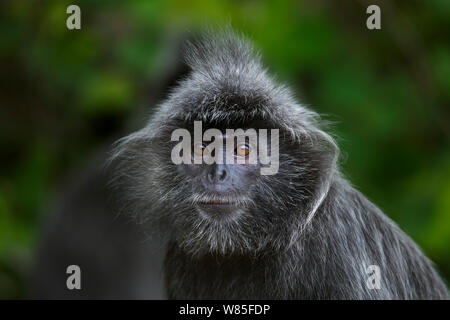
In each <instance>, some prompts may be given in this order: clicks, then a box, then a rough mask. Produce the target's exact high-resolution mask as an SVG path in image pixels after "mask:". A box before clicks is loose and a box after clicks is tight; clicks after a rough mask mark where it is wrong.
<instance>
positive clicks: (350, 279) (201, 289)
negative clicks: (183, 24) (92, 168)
mask: <svg viewBox="0 0 450 320" xmlns="http://www.w3.org/2000/svg"><path fill="white" fill-rule="evenodd" d="M186 48H187V49H186V62H187V64H188V66H189V68H190V71H189V73H188V75H186V76H185V77H184V78H183V79H182V80H180V81H179V82H178V84H177V85H176V86H175V87H174V88H173V90H172V91H171V93H170V95H169V96H168V98H167V99H166V100H165V101H163V102H162V103H161V104H160V105H159V106H158V107H157V108H156V111H155V113H153V114H152V115H151V117H150V119H149V120H148V122H147V125H146V126H145V127H143V128H142V129H140V130H138V131H136V132H134V133H132V134H130V135H128V136H126V137H124V138H122V139H121V140H119V141H118V143H117V145H116V147H115V149H114V151H113V153H112V156H111V159H110V165H111V166H113V167H114V169H113V170H112V171H113V172H114V173H113V175H114V177H113V178H112V180H111V184H112V185H113V187H114V190H116V191H117V190H119V193H120V194H119V196H118V198H119V199H120V200H119V201H120V202H121V203H122V212H125V213H127V214H130V215H131V216H132V217H133V219H135V221H137V222H138V223H139V224H140V225H144V226H145V225H147V226H150V228H151V229H154V230H158V231H157V232H160V233H161V234H164V235H165V237H166V238H167V241H168V245H167V249H166V254H165V259H164V269H163V272H164V283H165V290H166V293H167V297H168V298H170V299H333V300H334V299H337V300H341V299H352V300H353V299H448V298H449V296H448V291H447V288H446V285H445V284H444V281H443V280H442V279H441V278H440V276H439V274H438V272H437V271H436V269H435V267H434V266H433V263H432V262H431V261H430V260H429V259H428V258H427V257H426V256H425V255H424V253H422V251H421V249H419V247H418V246H417V245H416V244H415V243H414V242H413V240H411V239H410V238H409V237H408V236H407V235H406V234H405V233H404V232H403V231H401V230H400V228H399V227H398V226H397V225H396V224H395V223H394V222H393V221H392V220H391V219H389V218H388V217H387V216H386V215H385V214H384V213H383V212H382V211H381V210H380V209H379V208H378V207H377V206H375V205H374V204H373V203H371V202H370V201H369V200H368V199H367V198H366V197H365V196H364V195H363V194H361V193H360V192H359V191H357V190H356V189H355V188H354V187H353V186H352V185H351V184H350V182H349V181H348V180H347V179H346V178H345V177H344V175H343V174H342V173H341V171H340V169H339V159H340V157H339V155H340V151H339V147H338V145H337V143H336V142H335V139H334V138H333V137H332V136H331V135H330V134H329V133H327V132H326V130H325V126H324V125H323V120H321V117H320V116H319V115H318V114H317V113H316V112H314V111H312V110H310V109H309V108H307V107H305V106H304V105H302V104H300V103H298V102H297V100H296V98H295V97H294V94H293V93H292V91H291V90H290V89H289V88H288V87H287V86H285V85H281V84H279V83H278V82H277V81H276V80H275V79H274V78H273V77H272V76H271V75H269V73H268V71H267V70H266V69H265V68H264V66H263V65H262V62H261V60H262V59H261V56H260V54H259V53H258V52H256V50H255V49H254V47H253V45H252V44H251V42H250V41H249V40H248V39H247V38H246V37H245V36H243V35H240V34H236V33H235V32H233V31H226V32H222V33H217V34H209V35H207V36H204V37H203V38H202V39H201V40H199V41H196V42H191V43H189V44H188V45H187V47H186ZM194 122H201V124H202V125H203V128H204V129H215V130H216V132H217V130H218V131H219V132H220V133H222V135H220V134H216V135H215V136H214V139H211V141H218V142H220V143H223V144H226V142H227V141H229V139H233V140H234V141H233V143H234V142H235V140H236V139H235V138H236V137H233V136H232V137H230V136H228V135H227V134H226V132H227V130H228V129H240V128H242V129H251V128H254V129H270V130H278V132H279V141H278V143H276V147H277V148H278V168H277V172H276V173H274V174H270V175H264V174H262V173H261V169H262V168H263V167H264V164H262V163H261V161H260V160H261V159H260V158H259V157H260V154H259V153H257V157H256V162H254V163H248V161H246V160H245V157H246V156H247V152H248V149H249V148H253V149H254V148H255V146H252V145H250V144H249V143H246V142H248V137H245V139H244V144H241V145H237V146H236V147H235V149H233V152H234V154H233V161H232V162H231V163H230V162H225V163H220V162H214V163H205V161H204V162H202V163H200V164H198V163H195V162H194V161H193V158H194V156H195V154H198V155H200V157H203V155H204V152H206V149H207V148H208V146H209V143H208V142H205V141H201V143H200V144H194V143H191V144H189V149H183V153H184V152H186V158H187V159H188V160H189V159H191V160H192V161H186V162H183V163H181V164H180V163H178V164H175V163H174V161H173V159H172V157H171V155H172V153H173V150H174V147H175V146H176V144H177V143H178V142H179V140H178V141H176V140H175V141H172V139H171V137H172V136H171V135H172V133H173V132H174V131H175V130H177V129H180V128H181V129H184V130H186V131H188V132H189V133H192V132H193V131H194V129H193V128H194ZM211 143H212V142H211ZM258 143H261V142H260V141H259V140H258ZM234 144H235V143H234ZM263 144H264V143H263ZM269 144H270V143H269ZM271 147H272V146H271ZM274 147H275V145H274ZM226 152H229V150H227V151H226ZM215 153H216V155H218V156H219V158H221V157H222V155H224V153H225V151H223V150H221V149H220V148H219V149H215ZM193 155H194V156H193ZM242 157H243V158H244V162H243V163H237V161H236V159H238V158H242ZM374 266H375V268H376V269H377V270H378V271H379V272H378V274H377V276H378V277H379V285H378V286H375V287H374V286H371V285H370V284H371V283H370V280H371V277H372V276H373V275H374V274H372V273H371V272H370V270H373V269H371V268H373V267H374Z"/></svg>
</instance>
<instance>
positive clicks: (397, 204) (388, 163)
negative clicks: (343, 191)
mask: <svg viewBox="0 0 450 320" xmlns="http://www.w3.org/2000/svg"><path fill="white" fill-rule="evenodd" d="M74 3H75V4H78V5H79V6H80V7H81V11H82V29H81V30H73V31H70V30H68V29H67V28H66V19H67V16H68V15H67V14H66V8H67V6H68V5H70V4H74ZM369 4H378V5H379V6H380V7H381V13H382V16H381V17H382V29H381V30H375V31H370V30H368V29H367V28H366V25H365V23H366V18H367V16H368V15H367V14H366V12H365V11H366V7H367V6H368V5H369ZM227 23H229V24H231V25H232V26H233V27H235V28H236V29H238V30H241V31H243V32H244V33H246V34H247V35H248V36H250V37H251V38H252V39H253V40H254V42H255V44H256V47H257V48H258V49H259V50H260V51H261V52H262V54H263V57H264V60H265V62H266V64H267V66H268V67H269V69H270V71H272V73H273V74H275V75H276V76H277V78H278V79H279V80H281V81H285V82H287V83H288V84H290V85H291V86H292V87H293V88H294V89H295V90H296V92H297V93H298V96H299V99H300V100H301V101H302V102H303V103H305V104H306V105H309V106H311V107H312V108H313V109H315V110H317V111H318V112H320V113H322V114H324V115H325V118H326V119H328V120H330V121H332V122H334V126H333V127H334V129H333V130H334V133H335V134H336V136H337V137H338V141H339V144H340V146H341V148H342V149H343V150H344V152H345V157H344V158H343V161H342V168H343V170H344V172H345V174H346V175H347V176H348V177H349V178H350V180H351V181H352V182H353V183H354V185H355V186H356V187H357V188H358V189H360V190H361V191H362V192H363V193H365V194H366V195H367V196H368V197H369V198H370V199H371V200H373V201H374V202H375V203H376V204H377V205H378V206H379V207H381V208H382V209H383V210H384V211H385V213H386V214H388V215H389V216H390V217H391V218H392V219H393V220H395V221H396V222H397V223H398V224H399V225H400V227H401V228H402V229H403V230H405V231H406V232H407V233H408V234H409V235H410V236H411V237H412V238H413V239H414V240H415V241H416V242H417V243H418V244H419V245H420V246H421V247H422V248H423V250H424V251H425V252H426V254H427V255H428V256H429V257H430V258H431V259H432V260H433V261H434V262H435V263H436V264H437V266H438V268H439V270H440V271H441V273H442V274H443V276H444V277H445V278H446V279H450V148H449V146H450V145H449V138H450V125H449V123H450V108H449V107H450V43H449V34H450V32H449V31H450V1H447V0H427V1H423V0H422V1H418V0H410V1H367V2H366V1H363V0H361V1H351V0H348V1H325V0H303V1H294V0H293V1H286V0H281V1H280V0H277V1H256V0H247V1H225V0H224V1H210V0H190V1H185V0H169V1H160V0H153V1H141V0H127V1H110V0H105V1H87V0H86V1H61V0H54V1H31V0H30V1H22V0H13V1H2V2H1V3H0V75H1V76H0V83H1V86H0V150H1V157H0V163H1V166H0V297H6V298H17V297H26V284H27V274H28V271H29V270H30V268H32V258H33V252H34V250H35V248H36V244H37V239H38V236H39V230H40V226H41V225H42V223H43V221H45V217H46V212H48V209H49V207H51V205H52V201H53V200H54V199H55V198H56V197H57V195H58V191H59V187H60V186H61V183H62V182H63V181H64V180H65V178H66V177H67V174H68V172H69V171H72V170H74V168H76V167H77V166H81V165H82V163H83V161H84V160H85V159H87V157H88V155H89V154H91V153H92V152H93V151H94V150H96V149H97V148H98V146H99V145H100V144H103V143H106V142H109V141H110V140H111V139H112V137H113V136H114V135H115V134H117V132H118V130H120V128H122V127H123V125H124V124H125V122H126V119H128V118H129V117H130V115H132V114H134V113H135V110H136V109H137V108H138V106H142V105H145V98H144V97H145V92H146V89H147V88H146V84H148V83H157V82H158V81H159V78H158V77H159V76H160V75H161V74H164V71H165V70H164V69H165V68H167V67H168V66H167V59H166V57H167V55H169V54H170V51H171V50H170V45H169V44H170V39H174V38H176V37H177V36H178V35H180V34H183V33H184V32H186V30H191V31H196V30H200V29H201V28H203V27H205V26H222V25H224V24H227Z"/></svg>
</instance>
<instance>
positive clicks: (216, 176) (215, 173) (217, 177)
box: [207, 165, 228, 184]
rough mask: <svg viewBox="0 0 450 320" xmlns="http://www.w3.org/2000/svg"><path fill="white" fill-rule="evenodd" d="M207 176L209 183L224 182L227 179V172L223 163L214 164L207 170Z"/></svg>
mask: <svg viewBox="0 0 450 320" xmlns="http://www.w3.org/2000/svg"><path fill="white" fill-rule="evenodd" d="M207 177H208V182H209V183H212V184H218V183H224V182H226V181H227V180H228V172H227V169H226V168H225V167H224V166H223V165H216V166H215V168H213V169H212V170H211V171H210V172H208V174H207Z"/></svg>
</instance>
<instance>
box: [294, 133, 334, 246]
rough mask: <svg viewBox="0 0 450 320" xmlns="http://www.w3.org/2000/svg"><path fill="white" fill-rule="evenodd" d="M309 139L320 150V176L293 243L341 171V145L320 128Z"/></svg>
mask: <svg viewBox="0 0 450 320" xmlns="http://www.w3.org/2000/svg"><path fill="white" fill-rule="evenodd" d="M307 139H308V140H309V141H310V142H311V143H312V144H313V145H314V148H315V149H316V150H317V152H318V153H317V154H318V155H320V156H319V158H320V159H319V161H318V165H319V167H318V168H317V169H318V173H319V176H318V179H317V181H316V183H315V184H314V189H313V194H312V198H311V200H310V201H309V202H308V206H307V211H306V219H305V218H303V219H302V222H301V223H299V226H298V229H299V230H297V231H298V232H294V234H293V236H292V239H291V243H292V241H295V238H296V236H295V235H298V234H299V233H300V232H301V231H302V230H303V229H304V228H305V227H306V226H307V225H308V224H309V223H310V222H311V220H312V219H313V218H314V215H315V214H316V212H317V211H318V209H319V208H320V206H321V205H322V203H323V201H324V200H325V198H326V197H327V195H328V192H329V190H330V186H331V184H332V183H333V181H334V179H336V178H337V176H338V173H339V170H338V158H339V147H338V146H337V144H336V142H335V141H334V139H333V138H332V137H331V136H330V135H329V134H327V133H326V132H324V131H322V130H320V129H318V128H314V129H312V131H311V133H310V134H309V135H308V138H307ZM316 160H317V159H316ZM303 217H304V216H303Z"/></svg>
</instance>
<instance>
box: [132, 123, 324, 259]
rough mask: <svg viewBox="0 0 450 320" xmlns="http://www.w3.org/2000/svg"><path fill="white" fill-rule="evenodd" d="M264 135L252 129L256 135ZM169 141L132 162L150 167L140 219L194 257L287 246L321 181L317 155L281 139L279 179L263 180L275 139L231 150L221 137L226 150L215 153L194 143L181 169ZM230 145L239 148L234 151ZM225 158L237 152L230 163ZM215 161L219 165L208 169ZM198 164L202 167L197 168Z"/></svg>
mask: <svg viewBox="0 0 450 320" xmlns="http://www.w3.org/2000/svg"><path fill="white" fill-rule="evenodd" d="M206 126H207V127H212V125H206ZM184 127H185V128H189V126H187V125H186V126H184ZM239 128H242V127H241V126H240V127H239ZM245 128H246V129H247V128H249V126H245ZM266 128H268V127H267V126H264V125H260V126H258V127H254V129H255V131H257V132H259V130H260V129H266ZM232 129H238V128H232ZM219 131H221V132H226V130H225V129H219ZM170 136H171V135H170V134H165V135H162V136H161V137H160V138H158V139H156V140H154V141H152V143H151V144H150V149H142V148H141V149H140V152H139V155H138V157H139V159H142V160H136V159H135V161H134V162H136V161H137V162H139V163H141V164H145V165H144V166H141V169H140V170H142V172H141V173H140V174H139V173H138V175H140V176H141V177H142V179H140V180H139V181H137V180H136V182H138V184H137V185H135V186H134V188H135V190H145V192H144V191H143V193H145V194H146V195H147V196H143V197H141V199H140V200H139V201H138V202H141V203H142V201H143V199H144V198H145V201H146V203H147V204H146V205H145V206H144V207H143V208H141V209H140V210H141V211H142V213H143V212H148V215H151V216H152V217H155V216H156V217H159V218H161V220H163V221H164V222H165V227H166V228H167V230H169V233H170V236H171V237H172V238H174V239H175V240H176V241H177V242H178V243H179V245H180V246H182V247H183V248H185V249H186V250H188V251H190V252H191V253H194V254H201V253H205V252H220V253H232V252H241V253H242V252H248V251H255V250H259V249H261V248H264V247H266V246H268V245H272V246H275V247H282V246H283V245H284V244H285V240H286V237H289V236H288V235H289V230H290V228H292V226H293V225H294V224H295V220H296V219H297V218H298V217H299V216H301V215H302V213H301V208H302V207H305V204H306V203H307V201H308V197H309V196H310V194H312V192H313V189H314V182H315V181H316V180H317V179H318V177H317V172H318V170H316V169H314V168H313V166H314V164H315V163H316V162H314V161H310V160H311V159H310V157H311V156H312V155H313V154H312V153H311V151H308V149H307V148H306V146H305V148H303V150H302V149H301V148H299V145H298V143H295V142H294V141H290V140H289V139H287V138H286V136H285V135H283V134H282V135H281V139H280V140H282V141H281V142H279V143H278V142H277V143H276V144H277V147H279V159H276V160H277V161H278V163H279V168H277V169H278V170H277V172H275V173H273V174H262V171H261V169H262V168H263V167H267V166H268V165H267V162H264V161H263V163H262V161H261V160H262V159H261V155H262V153H264V152H266V154H269V155H271V154H273V153H274V145H273V144H272V140H270V139H269V140H270V141H269V142H267V141H265V140H264V141H262V139H259V138H258V139H256V140H253V141H250V140H251V139H241V140H240V141H241V142H239V141H238V140H239V139H237V138H236V137H232V138H231V139H233V141H231V143H230V141H229V139H230V137H229V136H227V135H226V134H223V135H221V136H216V138H215V139H214V140H213V139H211V140H213V141H215V142H221V144H222V145H223V146H224V147H223V149H222V150H220V149H215V150H213V151H212V152H209V153H208V149H209V148H210V147H211V141H207V142H201V143H195V142H194V141H191V143H190V145H189V149H190V151H191V154H190V161H188V162H187V163H181V164H175V163H174V161H173V159H172V158H171V155H172V154H173V152H172V151H173V148H174V146H175V145H176V143H174V142H171V141H170ZM227 144H228V145H233V147H232V150H231V152H230V149H229V148H226V146H227ZM227 153H231V159H232V161H231V162H229V161H227ZM211 156H214V157H215V161H213V162H212V163H211V161H209V163H206V162H208V160H211V159H208V158H210V157H211ZM228 156H229V155H228ZM195 157H199V158H201V160H202V161H201V163H195ZM219 159H220V160H221V161H220V160H219ZM228 160H229V159H228ZM274 160H275V159H274V158H272V161H274ZM316 160H317V159H316ZM129 169H130V168H129ZM145 176H148V178H144V177H145ZM149 218H151V217H149Z"/></svg>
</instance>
